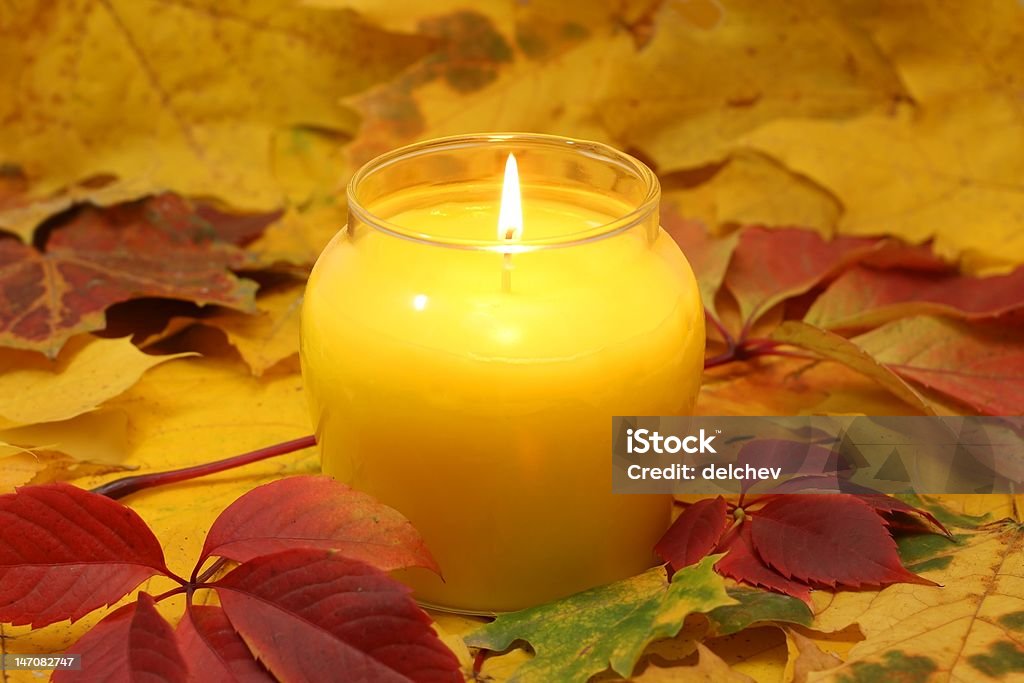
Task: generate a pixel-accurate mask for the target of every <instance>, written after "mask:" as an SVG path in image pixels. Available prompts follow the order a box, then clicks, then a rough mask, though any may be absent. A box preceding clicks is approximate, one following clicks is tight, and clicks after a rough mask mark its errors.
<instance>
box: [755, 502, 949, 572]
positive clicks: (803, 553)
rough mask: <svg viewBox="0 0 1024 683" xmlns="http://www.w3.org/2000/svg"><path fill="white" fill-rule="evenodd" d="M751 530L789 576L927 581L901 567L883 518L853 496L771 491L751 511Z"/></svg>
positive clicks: (764, 553) (761, 549) (760, 549)
mask: <svg viewBox="0 0 1024 683" xmlns="http://www.w3.org/2000/svg"><path fill="white" fill-rule="evenodd" d="M750 536H751V541H752V543H753V546H754V549H755V550H756V551H757V554H758V556H759V557H760V558H761V559H763V560H764V561H765V563H766V564H768V565H769V566H770V567H772V568H773V569H775V570H776V571H778V572H779V573H780V574H782V575H783V576H785V577H786V578H788V579H795V580H797V581H801V582H805V583H813V584H818V585H825V586H829V587H835V586H837V585H839V586H845V587H851V588H860V587H862V586H882V585H887V584H890V583H896V582H909V583H925V584H928V585H932V582H931V581H928V580H926V579H922V578H921V577H919V576H916V575H915V574H913V573H911V572H908V571H907V570H906V569H905V568H904V567H903V565H902V564H901V563H900V559H899V555H897V553H896V542H895V541H893V540H892V537H891V536H890V535H889V531H888V529H886V527H885V523H884V522H883V521H882V519H881V517H879V516H878V515H877V514H876V513H875V511H874V510H873V509H872V508H871V506H869V505H868V504H867V503H865V502H863V501H862V500H860V499H859V498H857V497H856V496H851V495H847V494H833V495H819V494H805V495H801V496H775V497H772V499H771V500H769V501H768V502H767V503H766V504H765V506H764V507H762V508H760V509H759V510H757V512H756V513H754V515H753V520H752V521H751V524H750Z"/></svg>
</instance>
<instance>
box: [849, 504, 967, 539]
mask: <svg viewBox="0 0 1024 683" xmlns="http://www.w3.org/2000/svg"><path fill="white" fill-rule="evenodd" d="M857 497H858V498H860V499H861V500H862V501H864V502H865V503H867V504H868V505H869V506H871V509H872V510H874V511H875V512H877V513H878V514H882V515H888V514H893V513H897V512H898V513H903V514H906V515H910V516H911V517H915V518H917V519H919V520H923V521H924V522H925V523H926V524H927V525H929V526H931V527H933V528H934V529H937V530H938V531H940V532H941V533H942V534H943V535H945V536H946V537H947V538H953V534H951V533H950V532H949V529H947V528H946V527H945V526H944V525H943V524H942V522H940V521H939V520H938V518H937V517H935V515H933V514H932V513H930V512H928V511H927V510H922V509H921V508H916V507H914V506H913V505H908V504H907V503H904V502H903V501H902V500H900V499H899V498H893V497H892V496H887V495H885V494H881V493H879V494H874V495H873V494H857ZM885 521H886V524H887V525H888V526H890V527H891V526H892V525H891V524H889V523H888V520H885Z"/></svg>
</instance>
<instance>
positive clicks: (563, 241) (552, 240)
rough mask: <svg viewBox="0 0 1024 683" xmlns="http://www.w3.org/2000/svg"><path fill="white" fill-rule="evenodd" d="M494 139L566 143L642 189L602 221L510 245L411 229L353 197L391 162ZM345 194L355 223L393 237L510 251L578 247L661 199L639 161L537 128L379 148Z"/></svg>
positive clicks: (639, 216)
mask: <svg viewBox="0 0 1024 683" xmlns="http://www.w3.org/2000/svg"><path fill="white" fill-rule="evenodd" d="M495 142H502V143H507V142H514V143H516V144H523V145H532V146H542V145H543V146H548V147H568V148H571V149H572V150H573V151H576V152H579V153H581V154H584V155H585V156H589V157H590V158H593V159H598V160H602V161H606V162H609V163H612V164H615V165H616V166H618V167H619V168H622V169H625V170H627V171H630V172H631V173H632V174H633V175H635V176H636V178H637V179H638V180H639V181H641V182H642V183H644V184H645V186H646V193H645V195H644V198H643V199H642V200H641V201H640V202H639V203H638V204H637V206H636V207H634V208H633V209H631V210H630V211H629V212H627V213H625V214H623V215H622V216H619V217H618V218H616V219H614V220H611V221H608V222H607V223H602V224H601V225H597V226H593V227H588V228H586V229H584V230H580V231H577V232H573V233H568V234H566V235H559V236H556V237H547V238H536V239H530V238H524V239H521V240H517V241H516V242H515V243H513V244H510V243H509V242H508V241H507V240H500V239H498V238H497V236H495V237H494V238H493V239H463V238H455V237H447V236H440V235H431V234H429V233H422V232H417V231H416V230H413V229H410V228H407V227H404V226H401V225H397V224H395V223H391V222H389V221H387V220H385V219H383V218H380V217H379V216H376V215H374V214H373V212H371V211H370V210H368V209H367V208H366V207H365V206H363V205H362V203H360V201H359V200H358V198H357V194H358V187H359V184H360V183H361V182H362V181H363V180H365V179H366V178H368V177H369V176H371V175H373V174H374V173H376V172H377V171H380V170H383V169H384V168H387V167H388V166H390V165H392V164H394V163H397V162H400V161H402V160H404V159H409V158H411V157H416V156H421V155H424V154H431V153H434V152H438V151H443V150H448V149H461V148H467V147H478V146H483V145H487V144H491V143H495ZM346 198H347V200H348V210H349V213H350V214H353V215H354V216H355V217H356V218H358V219H359V220H360V221H361V222H363V223H365V224H367V225H369V226H371V227H373V228H374V229H376V230H379V231H381V232H384V233H387V234H390V235H394V236H395V237H401V238H403V239H407V240H411V241H414V242H420V243H423V244H430V245H435V246H441V247H451V248H455V249H469V250H478V251H495V252H500V253H505V254H515V253H522V252H528V251H535V250H539V249H554V248H560V247H571V246H578V245H581V244H588V243H590V242H595V241H597V240H602V239H606V238H608V237H613V236H615V235H619V234H621V233H624V232H627V231H628V230H630V229H632V228H634V227H636V226H637V225H638V224H640V223H642V222H644V221H645V220H647V218H649V217H650V215H651V214H652V213H654V212H655V211H656V210H657V208H658V203H659V202H660V200H661V183H660V182H659V181H658V176H657V175H655V173H654V171H652V170H651V169H650V168H649V167H648V166H647V165H646V164H645V163H643V162H642V161H640V160H639V159H637V158H635V157H633V156H630V155H629V154H626V153H625V152H621V151H619V150H617V149H615V148H614V147H612V146H610V145H606V144H604V143H603V142H595V141H593V140H581V139H578V138H570V137H564V136H560V135H547V134H543V133H476V134H470V135H451V136H446V137H440V138H433V139H430V140H424V141H422V142H415V143H413V144H410V145H405V146H404V147H399V148H397V149H394V150H391V151H390V152H385V153H384V154H381V155H380V156H377V157H375V158H373V159H371V160H370V161H368V162H366V163H365V164H363V165H362V167H360V168H359V170H357V171H356V172H355V174H353V176H352V178H351V179H350V180H349V182H348V186H347V188H346Z"/></svg>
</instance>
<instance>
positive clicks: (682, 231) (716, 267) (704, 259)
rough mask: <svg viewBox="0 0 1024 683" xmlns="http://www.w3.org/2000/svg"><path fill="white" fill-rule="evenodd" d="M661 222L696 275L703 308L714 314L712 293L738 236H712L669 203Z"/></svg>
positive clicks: (716, 291)
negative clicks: (717, 237)
mask: <svg viewBox="0 0 1024 683" xmlns="http://www.w3.org/2000/svg"><path fill="white" fill-rule="evenodd" d="M662 225H663V227H664V228H665V230H666V231H667V232H668V234H669V235H671V236H672V239H674V240H675V241H676V244H678V245H679V248H680V249H682V250H683V253H684V254H686V260H687V261H689V263H690V267H691V268H693V274H694V275H695V276H696V278H697V284H698V286H699V289H700V296H701V299H702V300H703V302H704V309H705V310H706V311H708V312H709V313H711V314H712V315H717V313H716V311H715V294H717V293H718V290H719V288H721V286H722V280H723V279H724V278H725V271H726V268H727V267H728V265H729V259H730V258H732V252H733V249H735V248H736V240H737V238H738V235H737V234H736V233H733V234H731V235H728V236H726V237H723V238H719V239H715V238H712V237H711V235H709V234H708V233H707V231H706V230H705V229H704V226H703V225H701V224H700V223H698V222H696V221H692V220H688V219H686V218H682V217H681V216H680V215H679V214H678V212H677V211H676V210H675V209H673V208H671V207H668V206H666V210H664V211H663V212H662Z"/></svg>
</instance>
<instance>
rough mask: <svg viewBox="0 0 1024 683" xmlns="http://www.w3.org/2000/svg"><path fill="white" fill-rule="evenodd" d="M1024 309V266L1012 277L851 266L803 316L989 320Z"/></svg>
mask: <svg viewBox="0 0 1024 683" xmlns="http://www.w3.org/2000/svg"><path fill="white" fill-rule="evenodd" d="M1021 307H1024V267H1022V268H1018V269H1017V270H1015V271H1013V272H1012V273H1010V274H1009V275H1001V276H998V277H984V278H982V277H971V276H968V275H962V274H960V273H929V272H921V271H908V270H875V269H870V268H860V267H858V268H852V269H850V270H848V271H846V272H845V273H843V274H842V275H840V276H839V277H838V278H837V279H836V281H835V282H833V283H832V284H831V285H830V286H829V288H828V289H826V290H825V291H824V292H823V293H822V294H821V296H819V297H818V299H817V301H815V302H814V304H813V305H812V306H811V308H810V310H809V311H808V312H807V316H806V317H805V318H804V320H806V321H807V322H809V323H810V324H812V325H817V326H818V327H824V328H826V329H852V328H858V327H860V328H863V327H874V326H876V325H880V324H882V323H885V322H888V321H890V320H893V319H895V318H900V317H904V316H907V315H914V314H921V313H935V314H942V315H952V316H955V317H960V318H966V319H977V318H987V317H988V318H990V317H994V316H998V315H1001V314H1004V313H1008V312H1010V311H1012V310H1015V309H1019V308H1021Z"/></svg>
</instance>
